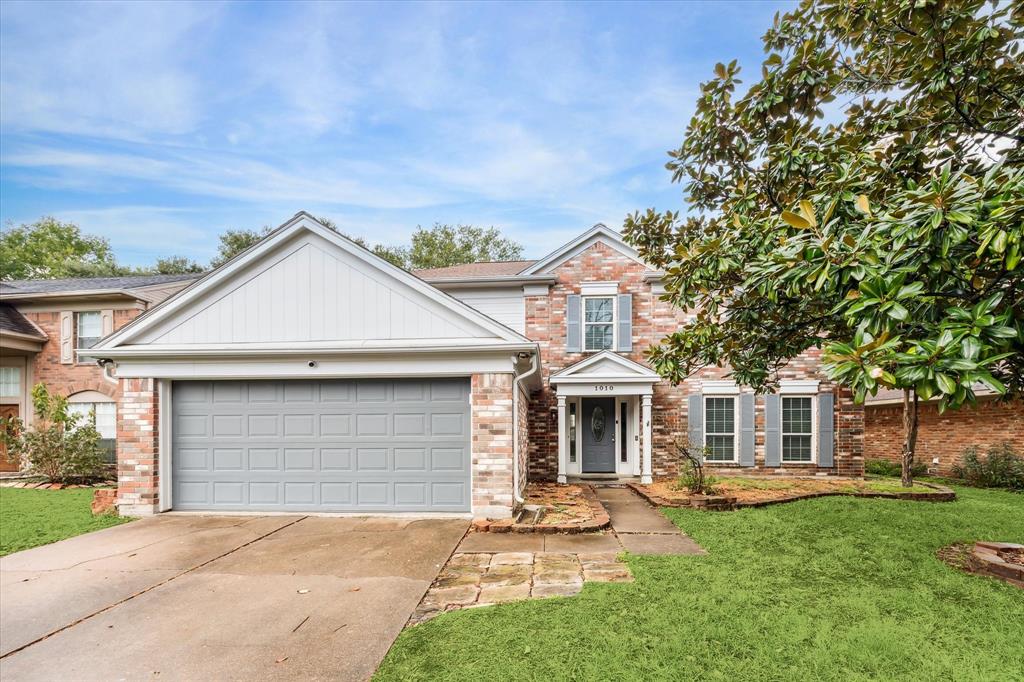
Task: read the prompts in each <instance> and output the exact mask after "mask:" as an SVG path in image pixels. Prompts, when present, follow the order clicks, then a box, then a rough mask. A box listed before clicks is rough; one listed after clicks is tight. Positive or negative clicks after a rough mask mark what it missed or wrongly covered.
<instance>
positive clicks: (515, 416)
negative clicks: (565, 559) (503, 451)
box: [512, 353, 540, 504]
mask: <svg viewBox="0 0 1024 682" xmlns="http://www.w3.org/2000/svg"><path fill="white" fill-rule="evenodd" d="M518 361H519V355H513V356H512V368H513V370H514V369H515V366H516V365H517V364H518ZM539 369H540V363H539V362H538V361H537V353H531V354H530V370H529V371H527V372H523V373H522V374H519V375H517V376H516V378H515V379H514V380H513V381H512V499H513V500H515V503H516V504H523V503H525V502H526V499H525V498H524V497H522V496H521V495H520V494H519V478H520V476H521V474H520V473H519V400H520V398H519V390H520V387H521V386H522V382H523V381H525V380H526V379H528V378H530V377H531V376H533V375H534V374H536V373H537V370H539Z"/></svg>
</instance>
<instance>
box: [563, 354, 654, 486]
mask: <svg viewBox="0 0 1024 682" xmlns="http://www.w3.org/2000/svg"><path fill="white" fill-rule="evenodd" d="M660 380H661V377H659V376H658V375H657V374H656V373H655V372H654V371H652V370H651V369H650V368H648V367H645V366H643V365H640V364H638V363H636V362H633V361H631V360H628V359H626V358H624V357H622V356H620V355H617V354H615V353H613V352H611V351H604V352H601V353H597V354H596V355H593V356H591V357H589V358H587V359H585V360H582V361H580V362H577V363H576V364H574V365H571V366H569V367H567V368H565V369H563V370H562V371H560V372H558V373H557V374H555V375H553V376H552V377H551V379H550V380H549V381H550V383H551V385H552V386H553V387H554V388H555V395H556V398H557V405H558V482H559V483H566V482H568V481H569V480H570V479H575V480H581V481H587V480H595V479H600V480H608V479H618V480H621V479H635V478H639V480H640V482H641V483H644V484H648V483H650V482H651V480H652V477H651V449H652V443H653V432H652V428H651V404H652V399H653V395H654V384H656V383H657V382H659V381H660Z"/></svg>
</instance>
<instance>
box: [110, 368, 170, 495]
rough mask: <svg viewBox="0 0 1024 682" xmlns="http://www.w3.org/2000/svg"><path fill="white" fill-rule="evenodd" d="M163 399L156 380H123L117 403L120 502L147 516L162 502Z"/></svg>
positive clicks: (118, 492) (118, 489)
mask: <svg viewBox="0 0 1024 682" xmlns="http://www.w3.org/2000/svg"><path fill="white" fill-rule="evenodd" d="M159 423H160V402H159V397H158V394H157V380H156V379H122V380H121V401H120V404H119V405H118V406H117V505H118V510H119V511H120V512H121V513H122V514H129V515H145V514H152V513H154V512H156V511H157V505H158V503H159V486H160V472H159V454H160V453H159V443H160V433H159Z"/></svg>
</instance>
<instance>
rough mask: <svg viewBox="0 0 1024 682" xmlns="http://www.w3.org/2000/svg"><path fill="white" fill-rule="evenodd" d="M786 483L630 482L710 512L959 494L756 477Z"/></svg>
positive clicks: (667, 503)
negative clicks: (695, 487)
mask: <svg viewBox="0 0 1024 682" xmlns="http://www.w3.org/2000/svg"><path fill="white" fill-rule="evenodd" d="M754 480H765V481H771V482H772V483H776V482H778V483H784V484H785V487H779V488H746V487H743V486H742V485H739V484H730V483H727V482H725V483H720V484H718V485H716V488H717V489H718V490H719V494H716V495H692V494H690V493H689V492H687V491H685V490H675V489H674V488H673V486H674V484H675V481H674V480H660V481H655V482H654V483H653V484H651V485H648V486H644V485H638V484H635V483H629V484H628V485H629V487H631V488H632V489H633V490H634V491H636V493H637V494H638V495H640V497H643V498H644V499H645V500H647V501H648V502H649V503H650V504H652V505H654V506H657V507H692V508H695V509H703V510H709V511H732V510H735V509H745V508H748V507H765V506H768V505H772V504H783V503H785V502H795V501H797V500H806V499H811V498H815V497H829V496H835V495H845V496H850V497H880V498H891V499H899V500H915V501H922V502H951V501H953V500H955V499H956V493H955V492H954V491H953V490H952V489H951V488H947V487H945V486H940V485H934V484H931V483H916V484H915V485H916V486H921V487H923V488H927V490H910V491H906V492H902V491H901V492H882V491H877V490H871V489H870V488H868V487H866V486H865V484H864V482H863V481H859V480H856V479H841V480H834V479H801V478H794V479H791V480H782V479H778V478H773V479H754Z"/></svg>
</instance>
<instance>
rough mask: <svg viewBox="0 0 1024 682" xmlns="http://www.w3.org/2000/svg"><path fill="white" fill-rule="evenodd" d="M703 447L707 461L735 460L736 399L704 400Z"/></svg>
mask: <svg viewBox="0 0 1024 682" xmlns="http://www.w3.org/2000/svg"><path fill="white" fill-rule="evenodd" d="M704 445H705V447H706V448H707V453H706V454H705V457H706V458H707V460H708V461H711V462H733V461H735V460H736V398H733V397H728V398H710V397H709V398H705V399H704Z"/></svg>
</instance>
